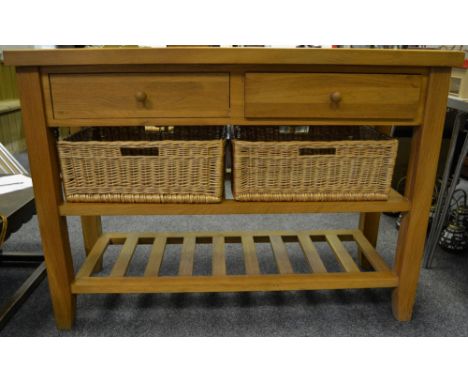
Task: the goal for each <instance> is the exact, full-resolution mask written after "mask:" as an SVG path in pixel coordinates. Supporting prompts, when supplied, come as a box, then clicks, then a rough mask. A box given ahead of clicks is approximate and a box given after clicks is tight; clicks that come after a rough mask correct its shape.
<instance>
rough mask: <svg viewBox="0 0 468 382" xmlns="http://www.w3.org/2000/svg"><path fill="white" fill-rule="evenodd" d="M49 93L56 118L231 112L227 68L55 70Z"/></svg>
mask: <svg viewBox="0 0 468 382" xmlns="http://www.w3.org/2000/svg"><path fill="white" fill-rule="evenodd" d="M50 92H51V97H52V108H53V115H54V117H55V118H56V119H70V118H135V117H139V118H145V117H225V116H228V114H229V73H150V74H148V73H146V74H143V73H142V74H122V73H119V74H114V73H109V74H66V75H65V74H51V75H50ZM138 93H144V95H146V99H145V100H144V101H138V100H137V98H136V95H137V94H138Z"/></svg>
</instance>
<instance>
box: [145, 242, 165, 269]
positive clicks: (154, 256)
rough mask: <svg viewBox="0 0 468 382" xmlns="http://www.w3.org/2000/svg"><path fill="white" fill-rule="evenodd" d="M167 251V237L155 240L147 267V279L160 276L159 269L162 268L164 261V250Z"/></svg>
mask: <svg viewBox="0 0 468 382" xmlns="http://www.w3.org/2000/svg"><path fill="white" fill-rule="evenodd" d="M165 249H166V237H164V236H158V237H156V239H155V240H154V243H153V246H152V247H151V253H150V257H149V260H148V264H147V265H146V269H145V273H144V276H145V277H150V276H158V275H159V269H160V268H161V264H162V260H163V257H164V250H165Z"/></svg>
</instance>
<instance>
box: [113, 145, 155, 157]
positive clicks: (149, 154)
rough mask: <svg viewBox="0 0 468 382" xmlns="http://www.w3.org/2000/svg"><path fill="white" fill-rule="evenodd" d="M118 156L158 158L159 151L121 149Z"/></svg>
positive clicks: (152, 149) (149, 148) (136, 148)
mask: <svg viewBox="0 0 468 382" xmlns="http://www.w3.org/2000/svg"><path fill="white" fill-rule="evenodd" d="M120 155H122V156H123V157H134V156H145V157H157V156H159V149H158V148H157V147H145V148H138V147H121V148H120Z"/></svg>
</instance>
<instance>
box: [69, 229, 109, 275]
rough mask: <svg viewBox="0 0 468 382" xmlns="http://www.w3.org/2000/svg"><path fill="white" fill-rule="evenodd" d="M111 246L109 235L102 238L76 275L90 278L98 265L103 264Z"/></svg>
mask: <svg viewBox="0 0 468 382" xmlns="http://www.w3.org/2000/svg"><path fill="white" fill-rule="evenodd" d="M108 245H109V237H108V236H107V235H103V236H101V237H100V238H99V239H98V240H97V241H96V244H95V245H94V247H93V248H92V249H91V250H90V252H89V254H88V256H87V257H86V260H85V262H84V263H83V265H82V266H81V268H80V270H79V271H78V273H77V274H76V277H77V278H78V277H88V276H90V275H91V273H93V270H94V269H95V268H96V265H97V264H99V263H100V262H101V258H102V256H103V255H104V252H105V251H106V248H107V246H108Z"/></svg>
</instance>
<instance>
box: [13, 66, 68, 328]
mask: <svg viewBox="0 0 468 382" xmlns="http://www.w3.org/2000/svg"><path fill="white" fill-rule="evenodd" d="M17 81H18V86H19V89H20V94H21V96H20V98H21V105H22V109H23V124H24V129H25V136H26V141H27V145H28V155H29V163H30V167H31V175H32V178H33V185H34V195H35V201H36V210H37V217H38V220H39V230H40V233H41V238H42V248H43V251H44V257H45V261H46V265H47V277H48V281H49V290H50V295H51V299H52V305H53V308H54V314H55V320H56V324H57V327H58V328H60V329H70V328H71V327H72V326H73V322H74V318H75V317H74V315H75V297H74V296H73V295H72V294H71V290H70V286H71V283H72V281H73V274H74V271H73V263H72V258H71V253H70V243H69V238H68V230H67V223H66V220H65V218H64V217H63V216H60V214H59V211H58V208H59V205H60V204H61V203H62V201H63V199H62V189H61V183H60V177H59V170H58V158H57V150H56V146H55V138H54V136H53V134H52V131H51V130H50V129H48V128H47V124H46V120H45V115H44V109H43V98H42V89H41V82H40V74H39V71H38V69H37V68H20V69H18V70H17Z"/></svg>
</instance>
